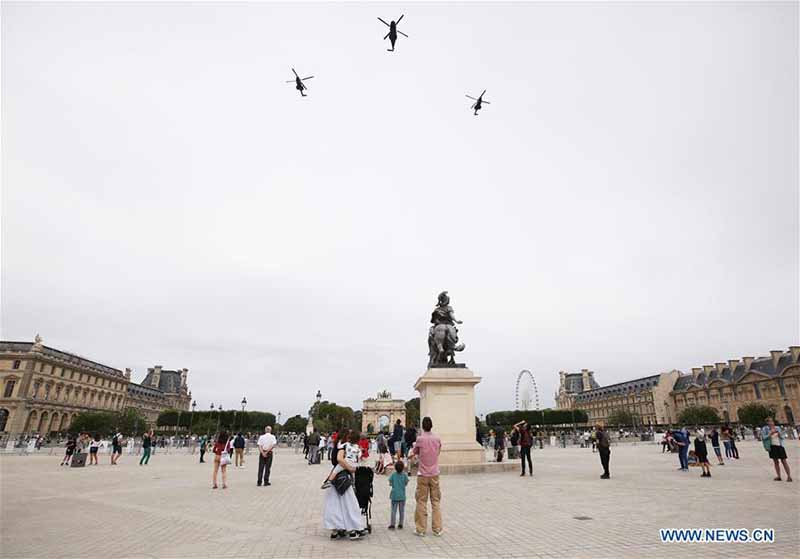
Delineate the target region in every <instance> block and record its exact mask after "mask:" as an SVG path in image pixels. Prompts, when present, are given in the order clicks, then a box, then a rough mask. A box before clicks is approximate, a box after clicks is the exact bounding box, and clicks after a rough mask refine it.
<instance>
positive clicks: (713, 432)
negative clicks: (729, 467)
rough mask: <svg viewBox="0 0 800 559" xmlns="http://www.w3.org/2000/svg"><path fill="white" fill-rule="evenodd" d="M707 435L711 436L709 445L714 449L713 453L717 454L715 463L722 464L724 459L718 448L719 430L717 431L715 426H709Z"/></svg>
mask: <svg viewBox="0 0 800 559" xmlns="http://www.w3.org/2000/svg"><path fill="white" fill-rule="evenodd" d="M709 437H710V438H711V447H712V448H713V449H714V454H715V455H716V456H717V464H718V465H720V466H724V465H725V461H724V460H723V459H722V452H721V451H720V448H719V431H717V428H716V427H712V428H711V434H710V435H709Z"/></svg>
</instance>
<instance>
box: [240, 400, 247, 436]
mask: <svg viewBox="0 0 800 559" xmlns="http://www.w3.org/2000/svg"><path fill="white" fill-rule="evenodd" d="M246 405H247V398H246V397H244V396H242V421H241V426H240V428H242V429H243V428H244V408H245V406H246Z"/></svg>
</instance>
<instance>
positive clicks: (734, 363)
mask: <svg viewBox="0 0 800 559" xmlns="http://www.w3.org/2000/svg"><path fill="white" fill-rule="evenodd" d="M738 366H739V360H738V359H728V367H730V369H731V374H733V371H735V370H736V367H738Z"/></svg>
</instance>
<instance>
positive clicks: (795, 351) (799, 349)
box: [789, 345, 800, 363]
mask: <svg viewBox="0 0 800 559" xmlns="http://www.w3.org/2000/svg"><path fill="white" fill-rule="evenodd" d="M789 351H790V352H791V354H792V363H797V359H798V358H800V345H790V346H789Z"/></svg>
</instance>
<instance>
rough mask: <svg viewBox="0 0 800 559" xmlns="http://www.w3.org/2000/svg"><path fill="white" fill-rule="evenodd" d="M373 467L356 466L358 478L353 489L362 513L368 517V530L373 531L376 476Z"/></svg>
mask: <svg viewBox="0 0 800 559" xmlns="http://www.w3.org/2000/svg"><path fill="white" fill-rule="evenodd" d="M374 475H375V474H374V473H373V472H372V468H367V467H366V466H359V467H358V468H356V480H355V483H354V484H353V489H354V490H355V492H356V499H357V500H358V506H359V507H361V514H363V515H364V516H365V517H366V519H367V532H369V533H370V534H371V533H372V524H371V523H370V520H372V478H373V477H374Z"/></svg>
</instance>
